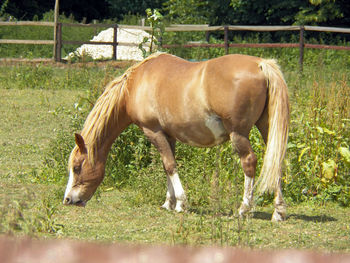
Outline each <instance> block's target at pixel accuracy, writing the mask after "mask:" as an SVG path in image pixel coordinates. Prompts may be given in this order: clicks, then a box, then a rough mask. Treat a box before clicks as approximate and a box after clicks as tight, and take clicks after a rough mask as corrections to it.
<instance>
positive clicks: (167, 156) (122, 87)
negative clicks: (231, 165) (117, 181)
mask: <svg viewBox="0 0 350 263" xmlns="http://www.w3.org/2000/svg"><path fill="white" fill-rule="evenodd" d="M132 123H134V124H136V125H138V126H139V127H140V128H141V129H142V130H143V132H144V134H145V135H146V136H147V137H148V139H149V140H150V141H151V142H152V143H153V144H154V146H155V147H156V148H157V150H158V151H159V153H160V155H161V158H162V161H163V165H164V170H165V172H166V175H167V181H168V190H167V193H166V199H165V203H164V204H163V206H162V207H163V208H165V209H168V210H173V209H175V211H177V212H181V211H183V209H184V203H185V201H186V195H185V192H184V190H183V187H182V185H181V181H180V179H179V175H178V171H177V169H176V163H175V156H174V154H175V142H176V140H178V141H180V142H183V143H186V144H189V145H193V146H197V147H212V146H215V145H218V144H221V143H223V142H225V141H227V140H229V139H230V140H231V142H232V144H233V147H234V148H235V150H236V151H237V153H238V155H239V157H240V160H241V165H242V168H243V171H244V174H245V182H244V195H243V202H242V204H241V206H240V208H239V214H240V215H241V216H243V215H244V214H246V213H247V212H248V211H249V209H250V208H251V206H252V202H253V190H254V177H255V170H256V163H257V158H256V155H255V154H254V152H253V150H252V147H251V145H250V142H249V139H248V138H249V132H250V130H251V128H252V127H253V126H254V125H256V126H257V128H258V129H259V131H260V133H261V134H262V137H263V139H264V141H265V143H266V146H267V147H266V153H265V156H264V162H263V167H262V170H261V175H260V177H259V180H258V186H259V190H260V192H265V191H268V192H275V201H274V204H275V211H274V213H273V216H272V220H273V221H281V220H284V219H285V216H286V205H285V202H284V200H283V197H282V191H281V166H282V162H283V158H284V155H285V152H286V144H287V138H288V126H289V102H288V93H287V85H286V82H285V81H284V78H283V75H282V73H281V71H280V69H279V67H278V65H277V64H276V62H275V61H274V60H266V59H262V58H257V57H252V56H244V55H227V56H223V57H219V58H215V59H211V60H207V61H203V62H188V61H186V60H183V59H181V58H178V57H176V56H173V55H169V54H165V53H157V54H154V55H151V56H150V57H148V58H147V59H145V60H143V61H141V62H140V63H138V64H136V65H134V66H132V67H130V68H129V69H128V70H127V71H126V72H125V73H124V74H123V75H122V76H120V77H118V78H116V79H115V80H113V81H112V82H111V83H109V84H108V85H107V87H106V89H105V91H104V92H103V94H102V95H101V97H100V98H99V99H98V100H97V102H96V104H95V106H94V108H93V109H92V111H91V112H90V114H89V116H88V117H87V119H86V121H85V124H84V127H83V130H82V132H81V135H80V134H75V141H76V146H75V148H74V149H73V151H72V153H71V155H70V158H69V164H68V171H69V180H68V184H67V188H66V192H65V196H64V200H63V203H64V204H74V205H80V206H85V204H86V202H87V201H88V200H90V198H91V197H92V195H93V194H94V192H95V191H96V189H97V187H98V186H99V184H100V183H101V181H102V180H103V178H104V174H105V163H106V159H107V155H108V152H109V150H110V148H111V145H112V144H113V142H114V141H115V139H116V138H117V136H118V135H119V134H120V133H121V132H122V131H123V130H124V129H126V128H127V127H128V126H129V125H130V124H132Z"/></svg>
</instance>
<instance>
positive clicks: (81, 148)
mask: <svg viewBox="0 0 350 263" xmlns="http://www.w3.org/2000/svg"><path fill="white" fill-rule="evenodd" d="M75 143H76V144H77V146H78V147H79V151H80V152H81V153H87V150H86V146H85V142H84V139H83V137H82V136H81V135H80V134H79V133H76V134H75Z"/></svg>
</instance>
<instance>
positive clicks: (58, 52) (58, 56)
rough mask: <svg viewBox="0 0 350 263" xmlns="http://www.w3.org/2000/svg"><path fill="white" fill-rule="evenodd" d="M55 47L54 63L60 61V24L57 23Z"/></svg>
mask: <svg viewBox="0 0 350 263" xmlns="http://www.w3.org/2000/svg"><path fill="white" fill-rule="evenodd" d="M56 42H57V45H56V57H55V61H56V62H61V61H62V53H61V51H62V23H57V40H56Z"/></svg>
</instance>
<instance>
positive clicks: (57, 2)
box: [53, 0, 59, 61]
mask: <svg viewBox="0 0 350 263" xmlns="http://www.w3.org/2000/svg"><path fill="white" fill-rule="evenodd" d="M58 19H59V0H56V1H55V13H54V23H55V25H54V28H53V41H54V44H53V57H54V59H55V61H57V23H58Z"/></svg>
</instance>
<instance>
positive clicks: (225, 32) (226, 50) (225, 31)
mask: <svg viewBox="0 0 350 263" xmlns="http://www.w3.org/2000/svg"><path fill="white" fill-rule="evenodd" d="M224 40H225V54H226V55H227V54H228V48H229V43H228V26H225V27H224Z"/></svg>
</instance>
